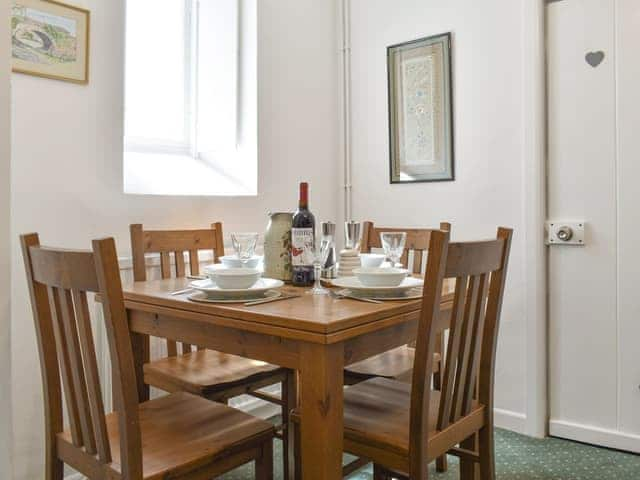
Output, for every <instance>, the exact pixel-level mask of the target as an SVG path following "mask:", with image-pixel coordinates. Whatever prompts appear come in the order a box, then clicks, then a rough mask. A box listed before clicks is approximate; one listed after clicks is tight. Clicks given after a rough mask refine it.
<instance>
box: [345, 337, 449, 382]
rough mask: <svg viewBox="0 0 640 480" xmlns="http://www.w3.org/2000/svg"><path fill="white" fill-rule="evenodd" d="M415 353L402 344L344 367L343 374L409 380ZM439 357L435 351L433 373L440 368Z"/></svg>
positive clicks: (412, 349) (365, 377)
mask: <svg viewBox="0 0 640 480" xmlns="http://www.w3.org/2000/svg"><path fill="white" fill-rule="evenodd" d="M415 353H416V350H415V348H413V347H409V346H408V345H404V346H402V347H398V348H394V349H393V350H389V351H388V352H384V353H381V354H379V355H376V356H375V357H371V358H367V359H366V360H362V361H361V362H357V363H354V364H352V365H348V366H347V367H346V368H345V374H346V375H352V376H356V377H361V378H363V379H368V378H374V377H383V378H392V379H395V380H401V381H409V382H410V381H411V371H412V370H413V359H414V357H415ZM440 359H441V356H440V354H439V353H435V354H434V356H433V371H434V373H435V372H438V371H439V369H440Z"/></svg>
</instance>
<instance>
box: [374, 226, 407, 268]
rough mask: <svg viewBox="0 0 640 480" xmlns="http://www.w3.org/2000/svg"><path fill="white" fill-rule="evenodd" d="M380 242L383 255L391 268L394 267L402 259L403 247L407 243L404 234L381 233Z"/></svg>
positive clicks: (405, 234)
mask: <svg viewBox="0 0 640 480" xmlns="http://www.w3.org/2000/svg"><path fill="white" fill-rule="evenodd" d="M380 241H381V242H382V248H383V249H384V254H385V255H386V256H387V258H388V259H389V260H390V261H391V266H392V267H395V266H396V264H397V263H398V262H399V261H400V257H402V252H404V245H405V243H407V233H406V232H382V233H381V234H380Z"/></svg>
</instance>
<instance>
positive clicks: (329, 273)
mask: <svg viewBox="0 0 640 480" xmlns="http://www.w3.org/2000/svg"><path fill="white" fill-rule="evenodd" d="M335 238H336V224H335V223H333V222H322V240H326V241H328V242H329V254H328V255H327V261H326V262H325V263H324V265H323V267H322V278H329V279H330V278H336V270H337V268H336V244H335Z"/></svg>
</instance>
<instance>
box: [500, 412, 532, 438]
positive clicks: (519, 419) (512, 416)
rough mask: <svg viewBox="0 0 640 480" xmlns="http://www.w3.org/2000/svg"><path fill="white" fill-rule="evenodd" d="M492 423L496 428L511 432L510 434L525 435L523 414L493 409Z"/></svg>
mask: <svg viewBox="0 0 640 480" xmlns="http://www.w3.org/2000/svg"><path fill="white" fill-rule="evenodd" d="M493 423H494V424H495V426H496V427H498V428H503V429H504V430H511V431H512V432H516V433H521V434H523V435H524V434H525V432H526V425H527V416H526V415H525V414H524V413H518V412H512V411H511V410H503V409H501V408H494V409H493Z"/></svg>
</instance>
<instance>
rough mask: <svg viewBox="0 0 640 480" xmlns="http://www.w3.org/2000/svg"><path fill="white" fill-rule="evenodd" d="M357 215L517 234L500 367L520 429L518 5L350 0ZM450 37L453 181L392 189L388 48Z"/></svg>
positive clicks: (509, 419)
mask: <svg viewBox="0 0 640 480" xmlns="http://www.w3.org/2000/svg"><path fill="white" fill-rule="evenodd" d="M351 19H352V20H351V29H352V40H351V47H352V50H351V52H352V75H353V78H352V92H353V99H352V118H353V125H352V141H353V157H354V158H353V162H354V163H353V171H354V173H353V176H354V178H353V182H352V183H353V208H354V210H353V217H354V218H355V219H358V220H364V219H370V220H373V221H375V222H376V223H379V224H380V225H386V226H433V225H437V224H438V222H440V221H442V220H447V221H451V222H452V223H453V238H454V239H460V240H463V239H471V238H479V237H487V238H488V237H490V236H493V235H495V227H497V226H498V225H504V226H510V227H513V228H515V237H514V246H513V251H512V258H511V264H510V272H509V278H508V285H507V291H506V296H505V305H504V312H503V316H502V325H501V331H500V343H499V350H498V366H497V390H496V407H497V408H499V409H501V410H504V411H501V412H499V415H498V416H497V421H498V422H499V423H500V424H502V425H505V426H508V427H510V428H515V429H517V430H521V429H523V428H524V423H525V422H524V417H525V410H526V384H525V378H526V375H525V374H526V370H525V367H526V365H525V360H526V359H525V352H526V345H525V321H524V319H525V315H524V314H525V312H524V298H523V296H524V266H523V253H524V248H523V223H524V222H523V201H524V198H523V194H522V192H521V186H522V184H523V181H522V175H523V114H524V112H523V92H522V83H523V75H522V62H523V60H522V54H523V38H522V37H523V35H522V2H519V1H513V0H484V1H482V2H480V1H478V0H428V1H427V0H402V1H395V2H389V1H388V0H353V3H352V11H351ZM448 31H451V32H453V70H454V72H453V78H454V110H455V116H454V124H455V126H454V130H455V157H456V160H455V162H456V165H455V169H456V181H455V182H447V183H430V184H429V183H425V184H415V185H390V184H389V166H388V165H389V158H388V151H389V147H388V121H387V111H388V109H387V76H386V47H387V46H388V45H393V44H397V43H401V42H404V41H408V40H413V39H416V38H421V37H425V36H430V35H434V34H439V33H443V32H448Z"/></svg>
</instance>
